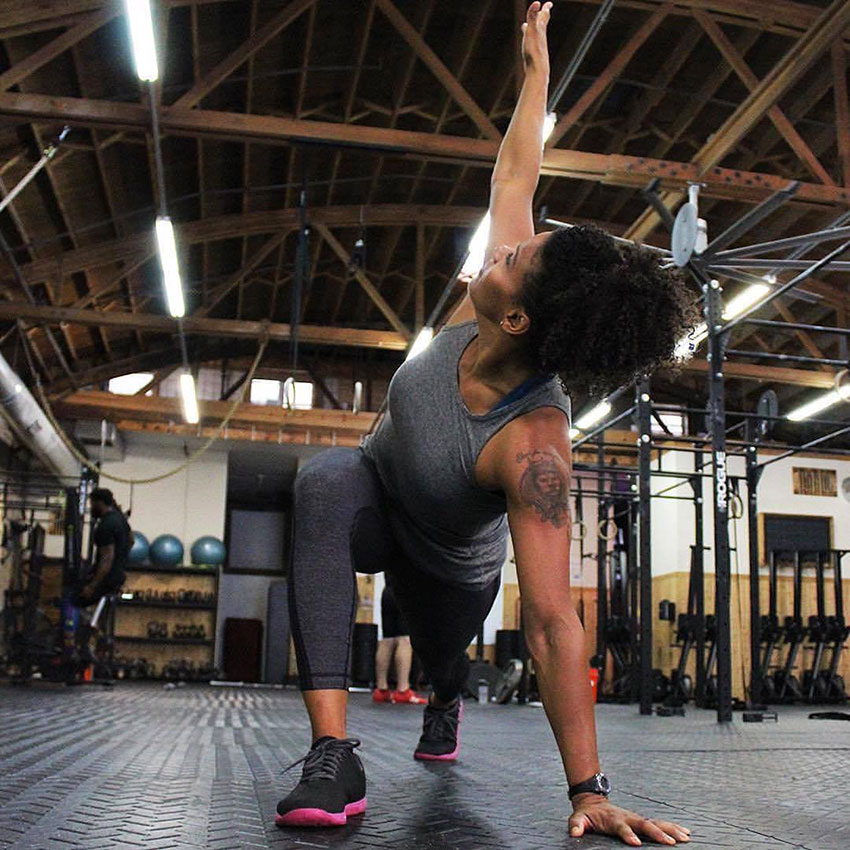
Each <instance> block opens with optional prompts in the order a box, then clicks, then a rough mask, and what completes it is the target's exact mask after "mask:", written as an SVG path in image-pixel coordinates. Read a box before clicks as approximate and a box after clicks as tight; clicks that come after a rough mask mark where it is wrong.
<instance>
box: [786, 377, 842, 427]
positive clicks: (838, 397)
mask: <svg viewBox="0 0 850 850" xmlns="http://www.w3.org/2000/svg"><path fill="white" fill-rule="evenodd" d="M848 400H850V384H844V385H842V386H840V387H839V388H838V389H836V390H830V391H829V392H827V393H824V394H823V395H819V396H818V397H817V398H813V399H812V400H811V401H809V402H806V404H803V405H800V407H798V408H796V409H795V410H792V411H791V412H790V413H789V414H788V418H789V419H790V420H791V421H792V422H801V421H802V420H803V419H808V418H809V417H810V416H814V415H815V414H816V413H820V412H821V411H823V410H826V409H827V408H828V407H832V406H833V405H834V404H838V402H839V401H848Z"/></svg>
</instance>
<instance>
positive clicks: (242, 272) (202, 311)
mask: <svg viewBox="0 0 850 850" xmlns="http://www.w3.org/2000/svg"><path fill="white" fill-rule="evenodd" d="M288 233H289V230H284V231H283V232H280V233H276V234H274V236H272V237H271V239H267V240H266V241H265V242H264V243H263V244H262V245H261V246H260V248H259V249H258V250H256V251H255V252H254V253H253V254H252V255H251V258H250V259H249V260H246V262H245V265H243V266H242V267H241V268H240V269H238V270H237V271H235V272H234V273H233V274H232V275H230V277H228V278H227V280H225V281H223V282H222V283H220V284H219V285H218V286H217V287H215V289H213V290H212V291H211V292H210V293H209V296H208V298H207V301H206V302H205V303H204V304H203V305H201V306H200V307H199V308H198V309H197V310H195V312H194V313H193V314H192V315H193V316H199V317H200V316H207V315H209V314H210V313H211V312H212V311H213V310H214V309H215V307H216V306H217V305H218V304H220V303H221V302H222V300H223V299H224V298H226V297H227V296H228V295H229V294H230V293H231V291H232V290H233V289H234V287H236V286H239V284H241V283H242V281H243V280H244V279H245V276H246V275H248V274H250V272H252V271H253V270H254V269H255V268H257V266H258V265H259V264H260V263H261V262H262V261H263V260H265V258H266V257H268V256H269V254H271V253H272V251H274V250H275V249H277V248H278V247H279V246H280V245H281V244H282V243H283V241H284V240H285V239H286V236H287V234H288Z"/></svg>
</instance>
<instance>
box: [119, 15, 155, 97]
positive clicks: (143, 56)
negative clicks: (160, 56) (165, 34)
mask: <svg viewBox="0 0 850 850" xmlns="http://www.w3.org/2000/svg"><path fill="white" fill-rule="evenodd" d="M124 5H125V6H126V9H127V18H128V20H129V22H130V41H131V42H132V44H133V58H134V59H135V61H136V73H137V74H138V75H139V79H140V80H146V81H147V82H153V81H154V80H156V79H157V78H158V77H159V67H158V65H157V61H156V41H155V40H154V37H153V19H152V18H151V7H150V3H149V2H148V0H125V3H124Z"/></svg>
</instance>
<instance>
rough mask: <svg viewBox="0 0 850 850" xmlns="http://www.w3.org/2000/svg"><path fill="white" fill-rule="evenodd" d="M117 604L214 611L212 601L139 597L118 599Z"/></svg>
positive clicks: (132, 606)
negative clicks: (154, 599)
mask: <svg viewBox="0 0 850 850" xmlns="http://www.w3.org/2000/svg"><path fill="white" fill-rule="evenodd" d="M118 604H119V605H121V606H125V605H126V606H128V607H131V608H169V609H175V608H176V609H177V610H180V611H215V609H216V604H215V603H214V602H148V601H146V600H140V599H119V600H118Z"/></svg>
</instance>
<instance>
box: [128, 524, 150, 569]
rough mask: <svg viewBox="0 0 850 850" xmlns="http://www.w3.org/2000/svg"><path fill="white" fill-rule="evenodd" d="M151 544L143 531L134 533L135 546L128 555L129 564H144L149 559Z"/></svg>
mask: <svg viewBox="0 0 850 850" xmlns="http://www.w3.org/2000/svg"><path fill="white" fill-rule="evenodd" d="M150 548H151V544H150V543H149V542H148V538H147V537H145V535H144V534H142V532H141V531H134V532H133V546H132V548H131V549H130V552H129V554H128V555H127V562H128V563H130V564H144V562H145V561H147V559H148V554H149V552H150Z"/></svg>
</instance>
